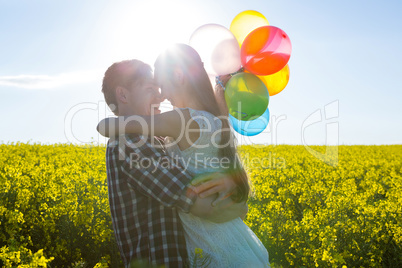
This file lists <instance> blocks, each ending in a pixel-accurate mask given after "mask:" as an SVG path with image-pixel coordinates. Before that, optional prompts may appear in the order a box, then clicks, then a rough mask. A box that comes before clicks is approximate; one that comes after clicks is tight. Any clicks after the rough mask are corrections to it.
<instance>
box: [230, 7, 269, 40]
mask: <svg viewBox="0 0 402 268" xmlns="http://www.w3.org/2000/svg"><path fill="white" fill-rule="evenodd" d="M267 25H269V23H268V20H267V19H266V18H265V17H264V15H262V14H261V13H260V12H258V11H254V10H246V11H243V12H240V13H239V14H237V15H236V17H234V19H233V20H232V23H231V24H230V27H229V29H230V31H231V32H232V33H233V34H234V36H235V37H236V39H237V41H238V42H239V45H240V47H241V45H242V44H243V41H244V39H245V38H246V36H247V35H248V34H249V33H250V32H251V31H253V30H254V29H257V28H258V27H261V26H267Z"/></svg>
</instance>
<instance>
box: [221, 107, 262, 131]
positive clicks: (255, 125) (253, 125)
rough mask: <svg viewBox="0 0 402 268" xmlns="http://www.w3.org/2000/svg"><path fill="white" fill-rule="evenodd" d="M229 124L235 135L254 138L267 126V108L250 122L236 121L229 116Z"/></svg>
mask: <svg viewBox="0 0 402 268" xmlns="http://www.w3.org/2000/svg"><path fill="white" fill-rule="evenodd" d="M229 122H230V124H231V125H232V127H233V129H234V130H236V132H237V133H239V134H241V135H244V136H255V135H257V134H260V133H261V132H263V131H264V129H265V128H266V127H267V126H268V122H269V109H268V108H267V110H265V112H264V113H263V114H262V115H261V116H260V117H258V118H256V119H254V120H250V121H243V120H238V119H236V118H234V117H233V116H232V115H230V114H229Z"/></svg>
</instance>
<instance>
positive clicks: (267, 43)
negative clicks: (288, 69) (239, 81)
mask: <svg viewBox="0 0 402 268" xmlns="http://www.w3.org/2000/svg"><path fill="white" fill-rule="evenodd" d="M291 52H292V44H291V43H290V39H289V36H288V35H287V34H286V33H285V32H284V31H282V30H281V29H279V28H278V27H275V26H262V27H259V28H257V29H255V30H254V31H252V32H251V33H249V34H248V35H247V37H246V39H244V42H243V44H242V46H241V54H240V55H241V63H242V65H243V67H244V68H245V69H246V70H247V71H249V72H250V73H253V74H256V75H270V74H274V73H276V72H279V71H280V70H282V68H283V67H285V65H286V64H287V63H288V61H289V58H290V54H291Z"/></svg>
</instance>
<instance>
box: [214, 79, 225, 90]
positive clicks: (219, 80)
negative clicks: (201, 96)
mask: <svg viewBox="0 0 402 268" xmlns="http://www.w3.org/2000/svg"><path fill="white" fill-rule="evenodd" d="M215 82H216V83H217V84H218V85H220V86H221V87H222V88H223V90H225V89H226V88H225V86H224V85H223V83H222V81H221V79H220V78H219V76H217V77H215Z"/></svg>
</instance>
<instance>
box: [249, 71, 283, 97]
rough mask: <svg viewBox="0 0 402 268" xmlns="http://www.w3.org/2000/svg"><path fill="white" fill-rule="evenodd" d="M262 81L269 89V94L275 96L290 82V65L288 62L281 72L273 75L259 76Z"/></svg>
mask: <svg viewBox="0 0 402 268" xmlns="http://www.w3.org/2000/svg"><path fill="white" fill-rule="evenodd" d="M257 76H258V77H259V78H260V79H261V81H262V82H263V83H264V84H265V86H266V87H267V89H268V92H269V96H274V95H276V94H278V93H279V92H281V91H282V90H283V89H284V88H285V87H286V85H287V84H288V82H289V65H288V64H286V66H285V67H283V68H282V70H280V71H279V72H276V73H274V74H271V75H265V76H259V75H257Z"/></svg>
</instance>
